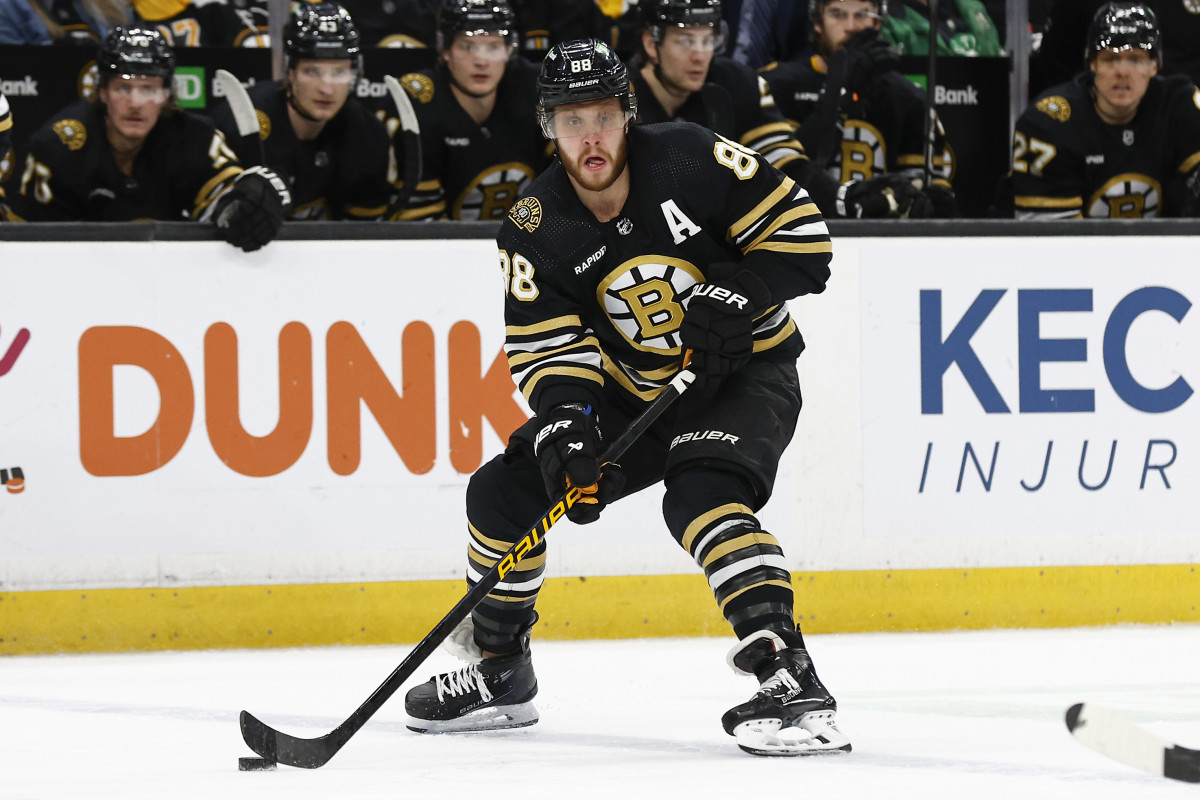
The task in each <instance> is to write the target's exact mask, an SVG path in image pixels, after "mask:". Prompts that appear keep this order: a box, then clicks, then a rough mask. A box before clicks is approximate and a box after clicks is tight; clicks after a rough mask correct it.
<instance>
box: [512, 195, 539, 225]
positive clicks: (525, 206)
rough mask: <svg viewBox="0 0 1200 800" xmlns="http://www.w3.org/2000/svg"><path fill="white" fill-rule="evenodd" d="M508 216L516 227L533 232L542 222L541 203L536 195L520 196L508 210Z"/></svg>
mask: <svg viewBox="0 0 1200 800" xmlns="http://www.w3.org/2000/svg"><path fill="white" fill-rule="evenodd" d="M508 218H509V219H511V220H512V221H513V224H514V225H516V226H517V227H519V228H524V229H525V230H526V231H528V232H529V233H533V232H534V231H535V230H537V226H538V225H541V224H542V204H541V203H540V202H539V201H538V199H537V198H536V197H522V198H521V199H520V200H518V201H517V202H516V203H514V204H513V207H512V208H510V209H509V210H508Z"/></svg>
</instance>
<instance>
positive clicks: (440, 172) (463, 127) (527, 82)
mask: <svg viewBox="0 0 1200 800" xmlns="http://www.w3.org/2000/svg"><path fill="white" fill-rule="evenodd" d="M537 75H538V67H536V66H534V65H533V64H530V63H529V62H528V61H525V60H524V59H522V58H516V57H514V58H510V59H509V61H508V66H507V67H506V69H505V72H504V77H503V78H502V79H501V80H500V85H499V86H498V87H497V89H496V106H495V108H494V109H493V110H492V113H491V116H489V117H488V118H487V119H486V120H484V121H483V124H482V125H479V124H476V122H475V120H474V119H472V118H471V115H470V114H468V113H467V112H466V111H465V110H464V109H463V107H462V106H460V105H459V104H458V101H457V100H455V98H454V94H453V92H452V91H451V90H450V72H449V70H447V69H446V67H445V66H444V65H441V64H439V65H438V66H436V67H432V68H430V69H427V70H422V71H421V72H410V73H408V74H406V75H404V76H402V77H401V78H400V83H401V85H402V86H404V88H405V90H406V91H407V92H408V93H409V95H410V96H411V97H412V99H413V107H414V109H415V110H416V112H417V119H418V122H419V123H420V125H421V156H422V162H423V163H422V167H421V182H420V184H418V185H417V187H416V190H415V191H414V192H413V193H412V195H411V196H410V198H409V200H408V202H407V203H406V205H405V208H404V209H403V210H402V212H401V213H400V219H432V218H438V217H441V218H448V219H459V220H498V219H501V218H503V217H504V215H505V213H507V212H508V209H509V207H510V206H512V204H513V202H515V201H516V199H517V196H518V195H519V194H520V193H521V190H522V189H524V188H525V187H526V186H527V185H528V184H529V182H530V181H531V180H533V178H534V176H535V175H537V174H538V173H539V172H541V171H542V170H543V169H544V168H545V166H546V164H548V163H549V157H550V153H551V152H552V150H553V148H552V146H551V145H550V143H549V142H547V141H546V138H545V137H544V136H543V135H542V129H541V128H540V127H539V126H538V123H537V117H536V115H535V107H536V105H537V88H536V87H537Z"/></svg>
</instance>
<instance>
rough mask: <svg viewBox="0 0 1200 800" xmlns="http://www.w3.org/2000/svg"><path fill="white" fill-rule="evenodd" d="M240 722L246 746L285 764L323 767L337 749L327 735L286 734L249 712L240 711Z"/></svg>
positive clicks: (303, 767) (305, 767) (266, 757)
mask: <svg viewBox="0 0 1200 800" xmlns="http://www.w3.org/2000/svg"><path fill="white" fill-rule="evenodd" d="M240 722H241V727H242V739H243V741H245V742H246V746H248V747H249V748H250V749H251V750H253V751H254V752H256V753H258V754H259V755H260V756H262V757H263V758H265V759H268V760H270V761H274V762H276V763H279V764H286V765H288V766H289V767H299V768H300V769H317V768H319V767H323V766H325V764H326V763H328V762H329V759H331V758H333V756H334V754H336V753H337V751H338V750H339V749H341V745H340V744H335V743H334V742H333V741H332V739H331V735H326V736H321V737H318V738H316V739H301V738H299V737H297V736H289V735H288V734H286V733H282V732H280V731H277V730H275V729H274V728H272V727H271V726H270V725H267V724H266V723H265V722H262V721H260V720H259V719H258V718H257V717H255V716H254V715H253V714H251V713H250V712H249V711H243V712H242V714H241V717H240ZM343 744H344V742H343Z"/></svg>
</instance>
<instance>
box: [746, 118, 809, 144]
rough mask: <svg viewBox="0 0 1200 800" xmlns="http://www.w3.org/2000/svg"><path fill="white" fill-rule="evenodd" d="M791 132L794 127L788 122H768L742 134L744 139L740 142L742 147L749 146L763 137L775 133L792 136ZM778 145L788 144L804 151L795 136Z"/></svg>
mask: <svg viewBox="0 0 1200 800" xmlns="http://www.w3.org/2000/svg"><path fill="white" fill-rule="evenodd" d="M791 132H792V126H791V125H788V124H787V123H786V122H768V123H767V124H766V125H759V126H758V127H757V128H751V129H750V130H748V131H746V132H745V133H744V134H742V138H741V139H739V140H738V141H739V142H740V143H741V144H742V145H749V144H750V142H752V141H754V140H755V139H760V138H762V137H763V136H770V135H771V134H773V133H789V134H790V133H791ZM778 144H788V145H791V146H792V147H795V148H796V149H797V150H803V149H804V148H803V147H801V146H800V142H799V141H798V140H797V139H796V137H795V136H790V137H789V138H788V139H784V140H783V141H781V142H778Z"/></svg>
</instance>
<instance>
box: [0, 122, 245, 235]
mask: <svg viewBox="0 0 1200 800" xmlns="http://www.w3.org/2000/svg"><path fill="white" fill-rule="evenodd" d="M19 170H20V180H19V182H18V190H17V192H16V194H15V196H14V197H11V198H10V201H11V202H12V204H13V208H14V211H15V212H16V213H17V214H18V215H19V217H20V218H22V219H25V220H27V221H30V222H42V221H46V222H57V221H69V220H88V221H114V222H121V221H129V220H149V219H158V220H180V219H199V218H200V217H201V215H202V214H203V213H204V211H205V209H207V208H208V206H209V204H210V203H211V202H212V201H213V199H214V198H215V197H216V196H217V195H218V194H220V193H221V192H222V191H223V190H224V189H225V188H226V187H227V186H228V184H229V183H230V182H231V181H232V180H233V179H234V178H236V177H237V176H238V175H239V174H241V172H242V167H241V165H240V164H239V163H238V160H237V156H236V155H235V154H234V152H233V150H232V149H230V148H229V146H228V145H227V144H226V143H225V137H224V136H223V135H222V134H221V132H220V131H219V130H217V128H216V127H215V126H214V125H213V124H212V122H211V121H210V120H208V119H206V118H205V117H202V116H199V115H198V114H192V113H190V112H187V111H180V110H178V109H173V110H166V111H164V112H163V114H162V116H160V117H159V119H158V122H157V124H155V126H154V128H153V130H151V131H150V134H149V135H148V136H147V137H146V140H145V143H144V144H143V145H142V150H141V152H140V153H138V155H137V158H136V159H135V161H134V165H133V174H132V175H128V176H127V175H125V174H124V173H122V172H121V171H120V170H119V169H118V168H117V163H116V161H115V160H114V158H113V153H112V148H111V147H110V145H109V143H108V138H107V136H106V134H105V128H104V110H103V107H98V106H93V105H92V104H91V103H89V102H88V101H86V100H78V101H76V102H74V103H72V104H71V105H69V106H67V107H66V108H64V109H62V110H61V111H59V112H58V113H57V114H55V115H54V116H53V117H51V118H50V119H49V120H48V121H47V122H46V123H45V124H44V125H43V126H42V127H41V128H39V129H38V130H37V131H36V132H35V133H34V134H33V136H32V138H31V139H30V141H29V144H28V153H27V155H26V156H25V158H24V162H23V166H20V167H19Z"/></svg>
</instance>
